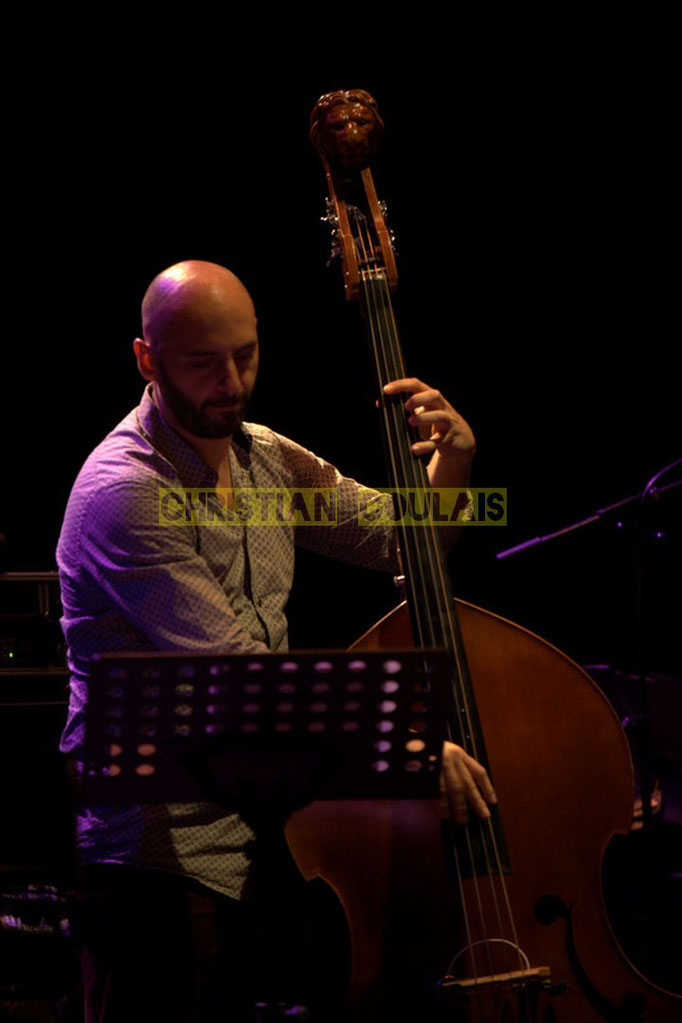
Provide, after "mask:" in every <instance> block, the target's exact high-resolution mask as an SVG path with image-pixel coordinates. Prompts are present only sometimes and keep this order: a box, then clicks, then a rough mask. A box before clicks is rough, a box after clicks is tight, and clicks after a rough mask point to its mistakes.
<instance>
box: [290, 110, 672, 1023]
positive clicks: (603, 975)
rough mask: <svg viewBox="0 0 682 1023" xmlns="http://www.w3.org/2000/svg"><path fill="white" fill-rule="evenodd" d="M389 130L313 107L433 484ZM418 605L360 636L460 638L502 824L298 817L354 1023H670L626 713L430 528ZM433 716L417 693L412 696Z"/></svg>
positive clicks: (380, 337) (434, 808) (454, 692)
mask: <svg viewBox="0 0 682 1023" xmlns="http://www.w3.org/2000/svg"><path fill="white" fill-rule="evenodd" d="M382 130H383V125H382V122H381V119H380V117H379V113H378V110H377V105H376V102H375V100H374V99H373V98H372V97H371V96H370V95H369V94H368V93H366V92H364V91H363V90H351V91H344V92H337V93H330V94H327V95H325V96H323V97H322V98H321V99H320V100H319V101H318V103H317V104H316V106H315V109H314V110H313V114H312V118H311V137H312V140H313V143H314V144H315V146H316V148H317V150H318V152H319V154H320V156H321V157H322V160H323V164H324V168H325V173H326V178H327V185H328V188H329V198H328V200H327V220H328V221H329V223H330V225H331V227H332V230H333V235H334V248H335V251H336V252H337V253H338V254H339V255H340V256H341V258H342V261H343V276H344V287H345V292H346V296H347V298H348V299H349V300H351V301H357V302H358V303H359V305H360V307H361V310H362V313H363V316H364V319H365V322H366V326H367V334H368V338H369V342H370V348H371V352H372V357H373V363H374V370H375V379H376V384H377V393H378V394H379V396H380V397H379V405H380V411H381V419H382V425H383V433H384V442H385V449H386V454H387V461H388V466H389V471H390V475H391V479H390V485H391V487H392V488H406V487H407V488H422V489H424V488H428V478H427V476H426V472H425V468H424V465H423V464H422V462H421V461H419V460H418V459H415V458H414V457H413V455H412V453H411V445H412V443H413V442H414V440H415V436H414V435H413V434H411V431H410V429H409V428H408V426H407V425H406V421H405V415H404V408H403V401H404V395H396V396H392V397H391V396H388V395H386V394H385V393H384V391H383V386H384V384H386V383H387V382H389V381H390V380H394V379H397V378H401V377H406V376H407V375H408V374H407V373H406V371H405V366H404V363H403V357H402V354H401V351H400V346H399V341H398V332H397V327H396V323H395V317H394V313H393V309H392V302H391V295H392V292H393V291H394V290H395V288H396V283H397V273H396V264H395V258H394V254H393V249H392V240H391V236H390V232H389V231H388V229H387V227H386V223H385V219H384V207H383V204H382V203H380V202H379V200H378V198H377V193H376V190H375V187H374V183H373V179H372V174H371V170H370V166H369V165H370V162H371V159H372V157H373V155H374V154H375V153H376V151H377V148H378V144H379V141H380V138H381V134H382ZM398 531H399V546H400V552H401V559H402V565H403V569H404V576H405V583H404V585H405V595H406V600H405V602H404V603H403V604H402V605H400V606H399V607H398V608H396V609H395V610H394V611H393V612H391V613H390V614H389V615H387V616H386V617H385V618H384V619H382V621H380V622H379V623H378V624H377V625H376V626H375V627H374V628H372V629H371V630H370V631H369V632H368V633H366V634H365V635H364V636H363V637H362V638H361V639H360V640H359V641H358V642H357V643H356V644H355V645H354V649H356V650H358V651H360V650H373V649H379V648H382V647H384V648H387V649H396V648H401V647H403V648H404V647H444V648H445V649H446V650H447V651H448V652H449V655H450V664H451V678H450V697H449V704H450V713H449V715H448V720H447V722H446V731H445V734H446V737H447V738H448V739H449V740H451V741H453V742H455V743H457V744H458V745H460V746H461V747H463V748H464V749H465V750H466V752H467V753H469V754H470V755H471V756H473V757H474V758H475V759H476V760H477V761H479V762H480V763H482V764H484V765H485V766H486V767H487V768H488V769H489V772H490V775H491V777H492V779H493V783H494V785H495V790H496V793H497V796H498V804H497V806H496V807H494V808H493V813H492V815H491V817H490V818H489V819H483V818H480V817H477V816H473V815H471V817H470V820H469V822H468V823H467V824H454V823H452V822H451V821H450V820H448V819H447V816H446V815H444V813H443V809H442V805H441V803H440V802H439V801H438V800H420V801H417V800H414V801H407V800H405V801H400V800H397V801H390V802H388V801H386V802H377V801H374V802H371V801H364V802H354V803H331V802H326V803H325V802H317V803H313V804H311V805H310V806H308V807H306V808H305V809H303V810H300V811H298V812H297V813H296V814H294V815H293V817H292V818H291V820H290V822H289V824H288V826H287V839H288V842H289V845H290V848H291V850H292V852H293V854H294V857H295V859H296V860H297V862H298V865H299V868H300V869H301V871H302V873H303V874H304V876H306V877H308V878H313V877H318V876H319V877H322V878H323V879H325V880H326V881H327V882H328V883H329V884H330V885H331V886H332V887H333V889H334V890H335V891H336V893H337V895H338V896H339V898H340V900H341V902H342V905H343V907H344V910H345V912H346V916H347V920H348V924H349V929H350V933H351V939H352V947H353V972H352V978H351V985H350V990H349V993H348V1005H347V1017H346V1018H347V1019H348V1020H350V1021H352V1023H389V1021H390V1023H407V1021H410V1023H428V1021H445V1020H448V1021H467V1023H600V1021H608V1023H634V1021H641V1023H673V1021H674V1020H679V1019H682V998H680V997H679V996H677V995H674V994H672V993H670V992H666V991H664V990H662V989H660V988H658V987H657V986H655V985H654V984H652V983H651V982H649V981H648V980H647V979H646V978H645V977H644V976H643V975H642V974H641V973H639V972H638V970H637V969H636V968H635V967H634V966H633V965H632V964H631V963H630V962H629V961H628V960H627V959H626V957H625V956H624V954H623V952H622V950H621V949H620V947H619V945H618V942H617V940H616V938H615V936H614V934H613V933H612V931H611V928H610V926H609V922H608V918H607V915H606V910H605V907H604V903H603V899H602V893H601V862H602V857H603V855H604V852H605V849H606V847H607V845H608V843H609V841H610V839H611V838H612V836H613V835H614V834H617V833H626V832H628V830H629V827H630V823H631V817H632V808H633V773H632V763H631V759H630V754H629V749H628V745H627V740H626V738H625V735H624V733H623V730H622V728H621V726H620V722H619V720H618V718H617V716H616V714H615V712H614V711H613V709H612V708H611V706H610V704H609V703H608V702H607V700H606V698H605V697H604V696H603V694H602V693H601V691H600V690H599V689H598V688H597V686H596V685H595V684H594V683H593V682H592V680H591V679H590V678H589V677H588V676H587V675H586V674H585V673H584V672H583V671H582V670H581V669H580V668H579V667H578V666H577V665H576V664H575V663H574V662H573V661H571V660H570V659H569V658H568V657H567V656H566V655H565V654H563V653H562V652H561V651H560V650H558V649H556V648H555V647H554V646H552V645H551V644H549V643H548V642H546V641H545V640H543V639H541V638H540V637H538V636H536V635H533V634H532V633H531V632H529V631H527V630H526V629H524V628H521V627H520V626H518V625H515V624H514V623H512V622H510V621H506V620H505V619H503V618H501V617H499V616H497V615H495V614H492V613H490V612H488V611H485V610H482V609H480V608H477V607H474V606H472V605H470V604H467V603H465V602H463V601H460V600H455V599H453V596H452V593H451V592H450V583H449V578H448V573H447V571H446V568H445V565H444V559H443V554H442V549H441V540H440V537H439V534H438V530H437V529H436V528H435V527H433V526H423V527H419V528H409V527H406V526H398ZM415 713H416V715H417V716H418V702H417V703H416V704H415Z"/></svg>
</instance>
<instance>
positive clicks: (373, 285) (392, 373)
mask: <svg viewBox="0 0 682 1023" xmlns="http://www.w3.org/2000/svg"><path fill="white" fill-rule="evenodd" d="M359 254H360V255H361V258H362V259H363V262H366V259H367V255H368V253H367V245H366V244H363V245H362V247H361V252H360V253H359ZM361 280H362V285H363V295H364V299H365V308H366V310H367V313H368V325H369V330H370V337H371V341H372V347H373V350H374V355H375V361H376V364H377V368H378V371H379V376H380V380H382V379H383V380H384V381H388V380H391V379H395V378H396V377H401V376H404V375H405V370H404V366H403V361H402V354H401V351H400V346H399V344H398V339H397V328H396V325H395V320H394V317H393V310H392V305H391V302H390V295H389V292H388V287H387V283H386V277H385V275H384V274H383V273H382V272H381V271H376V270H375V271H361ZM377 331H378V334H379V335H381V336H382V339H383V342H384V343H383V344H380V343H379V338H378V336H377ZM382 407H383V410H384V418H385V426H386V431H385V434H386V439H387V447H388V450H389V457H390V461H391V465H392V469H393V471H394V475H395V474H396V471H397V468H398V464H399V465H400V470H401V476H400V477H398V476H396V479H397V478H402V479H404V480H410V481H411V483H412V484H413V485H414V486H416V487H419V486H421V487H423V486H424V485H425V483H427V482H428V481H427V480H426V479H425V470H424V467H423V466H422V465H421V464H419V463H416V462H415V460H414V459H413V458H412V457H411V452H410V451H409V450H408V449H407V445H406V444H405V437H406V433H405V424H404V422H402V421H401V418H402V417H401V414H402V407H401V406H399V405H398V404H397V403H395V404H391V405H389V404H387V403H386V402H382ZM401 439H402V440H403V443H401ZM417 536H418V537H419V540H420V541H422V542H421V547H422V550H421V551H417V554H418V556H417V557H416V559H413V558H412V557H411V556H410V554H411V550H410V548H411V545H410V544H403V549H404V552H405V555H406V560H407V561H408V569H407V573H406V574H407V581H408V584H409V585H410V586H411V589H412V590H413V591H414V588H415V586H416V585H417V583H418V584H419V585H420V588H421V591H422V594H423V597H424V598H425V603H426V604H428V602H429V596H430V593H431V587H429V586H428V585H427V584H426V579H425V575H424V563H425V562H427V563H428V564H429V567H430V569H431V577H432V578H437V579H438V580H439V582H440V584H441V591H442V593H443V596H444V598H445V599H444V600H443V601H442V605H443V607H446V608H447V618H448V624H449V625H450V629H451V633H450V635H452V636H453V640H452V641H451V642H450V643H448V642H447V639H446V636H445V635H441V636H439V637H438V638H437V637H436V635H435V629H434V617H437V618H438V619H440V621H439V624H440V629H441V632H442V633H445V625H444V623H443V621H442V611H441V610H440V609H439V613H438V616H435V615H434V607H433V606H431V609H430V610H431V613H430V614H429V615H428V616H427V620H426V621H424V620H423V616H419V615H418V614H417V623H416V624H417V629H418V632H419V640H420V642H421V643H422V644H423V645H433V646H440V645H446V646H448V647H450V648H451V649H452V652H453V654H454V655H455V660H456V667H457V669H458V678H459V677H460V675H459V673H460V672H462V671H463V666H462V658H461V657H460V656H459V651H458V649H457V644H456V643H455V642H454V635H455V633H454V629H455V623H454V621H453V619H452V615H451V613H450V606H449V600H448V599H447V598H448V593H447V589H448V588H447V586H446V585H445V579H444V577H443V574H442V559H441V558H439V557H438V555H437V551H436V549H435V548H436V544H437V543H438V540H437V537H436V536H435V531H434V527H433V526H429V527H427V528H426V530H425V531H423V534H422V533H420V532H419V531H417ZM413 539H414V537H413ZM429 541H430V542H429ZM415 546H419V541H418V542H417V544H416V545H415ZM415 569H416V571H415ZM413 606H414V607H415V608H417V609H418V608H419V607H420V606H424V603H423V602H421V603H420V601H413ZM454 683H455V680H454V679H453V685H454ZM467 702H468V701H467V694H466V689H465V687H464V686H462V688H461V692H457V689H455V708H456V713H457V715H458V717H459V721H460V732H461V735H462V738H463V740H464V742H465V745H467V746H468V747H469V749H468V751H470V752H471V753H472V755H473V756H476V755H477V744H476V741H475V735H471V736H470V734H469V729H468V727H466V726H465V722H464V720H463V715H466V716H467V719H469V711H468V706H467ZM448 733H449V737H450V738H452V734H451V730H450V728H449V727H448ZM476 823H478V827H479V834H480V836H481V847H482V849H483V851H484V856H485V860H486V868H487V873H488V876H489V877H490V879H491V895H492V899H493V903H494V907H495V916H496V917H497V923H498V927H499V933H501V934H503V933H504V930H505V927H504V925H503V923H502V912H501V908H500V902H499V899H498V896H497V892H496V884H495V881H496V879H497V880H498V881H499V883H500V884H501V886H502V891H503V901H504V903H505V907H506V910H507V915H508V917H509V922H510V925H511V930H512V935H513V940H512V942H507V941H505V944H512V945H513V947H514V948H515V949H516V951H517V954H518V957H519V968H523V965H524V957H523V953H522V951H521V950H520V949H519V945H518V940H517V935H516V927H515V925H514V920H513V914H512V911H511V905H510V901H509V896H508V892H507V887H506V882H505V880H504V875H503V872H502V869H501V860H500V855H499V849H498V847H497V840H496V836H495V833H494V829H493V827H492V822H491V821H490V820H487V821H478V822H476ZM486 829H487V830H486ZM465 835H466V841H467V845H468V851H469V856H470V859H471V862H472V863H473V861H474V857H473V851H472V846H471V836H470V834H469V825H467V826H465ZM490 846H491V847H492V851H493V856H492V859H493V860H494V861H495V862H496V869H493V868H492V863H491V855H490V848H489V847H490ZM452 854H453V861H454V863H455V867H456V873H457V879H458V886H459V889H460V896H461V899H462V907H463V915H464V920H465V929H466V933H467V940H468V945H469V949H470V950H471V960H472V972H473V974H474V977H477V975H478V971H477V968H476V958H475V955H474V953H473V947H474V946H473V942H472V935H471V928H470V924H469V913H468V909H467V904H466V903H467V899H466V897H465V894H464V887H463V883H462V870H461V864H460V862H459V855H458V851H457V848H456V843H455V841H454V835H453V836H452ZM473 883H474V891H475V896H476V903H477V907H478V916H479V920H480V922H481V927H482V932H483V933H484V934H487V933H488V926H487V924H486V919H485V916H486V915H485V911H484V909H483V905H482V900H481V894H480V888H479V882H478V877H477V875H476V873H475V871H474V874H473ZM490 940H492V939H488V941H485V942H482V944H483V945H484V947H485V950H486V957H487V959H488V966H489V973H491V974H492V973H493V972H494V970H493V966H492V962H491V960H490V948H489V941H490ZM496 940H503V939H496ZM476 944H479V943H478V942H477V943H476Z"/></svg>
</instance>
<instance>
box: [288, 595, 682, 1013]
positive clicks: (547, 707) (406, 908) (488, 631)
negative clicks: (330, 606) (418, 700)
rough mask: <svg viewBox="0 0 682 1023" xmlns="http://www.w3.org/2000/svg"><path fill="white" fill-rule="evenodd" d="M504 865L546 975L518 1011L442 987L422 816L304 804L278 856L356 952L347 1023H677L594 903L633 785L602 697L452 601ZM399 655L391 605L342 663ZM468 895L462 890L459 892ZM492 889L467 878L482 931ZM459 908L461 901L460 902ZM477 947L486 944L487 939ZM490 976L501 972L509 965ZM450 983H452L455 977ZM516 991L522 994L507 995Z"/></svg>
mask: <svg viewBox="0 0 682 1023" xmlns="http://www.w3.org/2000/svg"><path fill="white" fill-rule="evenodd" d="M457 605H458V612H459V617H460V622H461V627H462V632H463V636H464V640H465V643H466V648H467V655H468V659H469V666H470V670H471V675H472V679H473V682H474V686H475V689H476V697H477V702H478V709H479V714H480V718H481V722H482V725H483V729H484V732H485V736H486V742H487V747H488V753H489V759H490V766H491V773H492V777H493V781H494V784H495V789H496V792H497V794H498V797H499V805H500V808H501V809H500V813H501V817H502V824H503V828H504V836H505V841H506V847H507V853H508V859H509V863H508V868H507V871H506V873H505V881H506V887H507V890H508V893H509V898H510V900H511V902H512V905H513V910H514V919H515V924H516V932H517V938H518V944H519V946H520V947H521V948H522V950H523V953H524V955H525V956H526V957H527V958H528V961H529V964H530V967H531V968H532V969H534V970H541V969H542V968H548V975H547V976H546V977H545V976H544V974H540V975H539V977H538V979H537V980H536V981H533V982H532V983H531V984H529V986H528V990H527V992H526V993H525V994H524V996H523V998H522V999H521V1000H520V1001H519V999H518V998H516V997H515V996H514V992H513V990H512V989H513V988H514V986H515V985H514V982H513V981H512V982H510V983H509V984H508V985H506V984H505V983H504V980H501V981H500V982H499V984H498V985H497V986H488V987H486V986H485V985H482V986H481V990H480V991H478V992H477V991H476V990H475V989H473V988H472V987H471V986H469V987H458V986H457V985H456V984H454V983H453V984H452V985H451V986H448V985H447V984H445V985H442V984H439V982H440V981H442V979H443V978H444V977H445V976H446V975H447V974H448V970H449V967H450V964H451V961H452V960H453V959H454V957H455V956H456V955H457V953H458V952H459V951H460V950H461V949H462V948H463V947H464V946H465V945H466V944H467V942H481V941H484V940H485V938H486V935H485V934H483V933H482V931H481V930H480V929H479V927H478V923H477V918H476V917H474V919H473V920H472V925H473V933H471V934H469V935H467V934H466V933H465V930H464V927H463V924H462V906H461V901H460V895H459V892H458V891H457V887H456V885H454V884H453V880H452V878H451V877H450V876H449V875H448V870H447V866H446V857H445V855H444V852H443V844H442V841H441V826H442V815H441V811H440V807H439V805H437V804H435V803H432V802H423V803H421V802H420V803H418V802H416V801H415V802H397V803H389V802H385V803H376V802H367V803H348V804H344V803H315V804H312V805H311V806H310V807H308V808H306V809H305V810H302V811H300V812H299V813H298V814H296V815H295V816H294V817H293V818H292V820H291V822H290V825H289V828H288V835H287V837H288V839H289V844H290V846H291V848H292V851H293V852H294V855H295V857H296V858H297V860H298V863H299V866H300V868H301V870H302V872H303V873H304V874H305V875H306V876H307V877H313V876H318V875H319V876H322V877H324V878H325V879H326V880H327V881H328V882H329V883H330V884H331V885H332V887H333V888H334V889H335V891H336V892H337V894H338V895H339V897H340V899H341V901H342V903H343V906H344V909H345V910H346V914H347V917H348V921H349V925H350V930H351V936H352V941H353V977H352V983H351V991H350V996H349V1004H350V1007H351V1008H350V1013H349V1018H350V1019H351V1020H352V1021H353V1023H389V1021H390V1023H398V1021H408V1020H409V1021H415V1023H416V1021H420V1023H421V1021H422V1020H423V1021H427V1020H430V1019H433V1020H451V1021H454V1020H460V1019H461V1020H471V1021H476V1023H502V1021H503V1020H504V1021H508V1023H513V1021H515V1020H518V1021H519V1023H521V1021H528V1023H531V1021H533V1023H535V1021H537V1023H550V1021H556V1023H600V1021H604V1020H606V1021H613V1023H616V1021H622V1023H626V1021H635V1020H641V1021H646V1023H673V1021H677V1020H679V1019H680V1016H681V1013H682V999H680V998H678V997H676V996H674V995H672V994H670V993H668V992H665V991H661V990H660V989H659V988H657V987H656V986H654V985H652V984H651V983H650V982H648V981H647V980H646V979H645V978H644V977H642V976H641V975H640V974H639V973H638V972H637V970H636V969H635V968H634V967H633V966H632V965H631V964H630V963H629V962H628V961H627V960H626V959H625V957H624V955H623V953H622V952H621V950H620V948H619V946H618V943H617V941H616V939H615V937H614V935H613V933H612V931H611V928H610V926H609V923H608V918H607V915H606V911H605V908H604V903H603V899H602V893H601V861H602V857H603V853H604V850H605V849H606V846H607V845H608V842H609V841H610V839H611V837H612V836H613V835H614V834H615V833H625V832H627V831H628V829H629V826H630V821H631V816H632V805H633V779H632V765H631V760H630V754H629V749H628V745H627V740H626V738H625V735H624V733H623V730H622V728H621V726H620V723H619V721H618V718H617V716H616V714H615V712H614V711H613V709H612V707H611V706H610V704H609V703H608V702H607V700H606V699H605V697H604V696H603V694H602V693H601V691H600V690H599V689H598V687H597V686H596V685H595V684H594V683H593V682H592V680H591V679H590V678H589V677H588V676H587V675H586V674H585V673H584V672H583V671H582V670H581V669H580V668H579V667H578V666H577V665H576V664H575V663H574V662H573V661H571V660H570V659H569V658H568V657H566V656H565V655H564V654H563V653H561V651H559V650H557V649H556V648H555V647H553V646H551V645H550V644H549V643H547V642H545V641H544V640H542V639H540V638H539V637H538V636H535V635H533V634H532V633H530V632H528V631H527V630H525V629H523V628H521V627H520V626H518V625H515V624H513V623H512V622H509V621H506V620H504V619H502V618H500V617H498V616H496V615H494V614H491V613H490V612H487V611H484V610H481V609H480V608H477V607H474V606H472V605H470V604H466V603H463V602H461V601H457ZM407 645H409V618H408V614H407V610H406V608H405V607H404V605H402V606H401V607H399V608H397V609H396V610H395V611H394V612H392V613H391V614H390V615H388V616H387V617H386V618H385V619H383V620H382V621H381V622H379V624H378V625H377V626H375V627H374V628H373V629H372V630H370V632H368V633H367V634H366V635H365V636H364V637H363V638H362V639H361V640H360V641H359V642H358V643H357V644H356V645H355V647H354V649H358V650H361V649H367V650H370V649H379V648H382V647H383V648H385V649H397V648H400V647H401V646H402V647H404V646H407ZM464 884H465V886H469V889H471V888H472V886H473V881H472V879H469V880H466V881H465V882H464ZM494 884H495V881H494V879H491V878H486V877H479V878H478V880H477V887H478V889H479V893H480V896H481V898H482V899H483V902H484V906H483V911H484V912H483V915H484V916H485V917H486V919H488V920H490V921H494V919H495V915H496V910H495V906H494V896H493V887H494ZM466 897H467V898H468V899H469V901H471V899H472V893H471V890H469V892H467V893H466ZM488 936H489V935H488ZM491 947H492V949H493V952H492V962H493V967H494V969H496V970H497V972H498V973H503V972H504V971H505V970H507V969H509V967H510V960H509V957H508V955H507V954H506V950H504V949H502V950H501V951H502V954H501V955H499V956H498V955H497V954H496V950H495V946H494V944H493V945H492V946H491ZM456 966H457V964H455V969H453V973H454V974H455V975H456V976H460V979H461V974H459V973H458V970H457V969H456ZM516 986H518V985H516Z"/></svg>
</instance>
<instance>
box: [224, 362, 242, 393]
mask: <svg viewBox="0 0 682 1023" xmlns="http://www.w3.org/2000/svg"><path fill="white" fill-rule="evenodd" d="M220 384H221V387H222V388H223V389H224V390H225V392H226V393H227V394H239V393H240V392H241V389H242V382H241V378H240V376H239V371H238V369H237V363H236V362H235V361H234V359H233V358H232V356H229V358H227V359H225V361H224V362H223V364H222V366H221V374H220Z"/></svg>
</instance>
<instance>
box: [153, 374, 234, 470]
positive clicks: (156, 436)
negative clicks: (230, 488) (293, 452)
mask: <svg viewBox="0 0 682 1023" xmlns="http://www.w3.org/2000/svg"><path fill="white" fill-rule="evenodd" d="M136 411H137V422H138V425H139V427H140V430H141V431H142V433H143V434H144V435H145V436H146V437H147V438H148V439H149V441H150V442H151V444H152V446H153V447H154V448H155V449H156V450H157V451H160V452H161V454H162V455H164V456H165V457H166V458H167V459H168V460H169V461H170V462H172V464H173V465H174V466H175V468H176V469H177V471H178V475H179V476H180V479H181V480H182V482H183V485H184V486H186V487H202V486H215V484H216V481H217V479H218V474H217V473H216V471H215V470H214V469H212V468H211V466H210V465H207V464H206V462H204V460H203V458H200V457H199V455H198V454H197V453H196V451H195V450H194V448H192V447H191V446H190V445H189V444H188V443H187V441H186V440H185V438H184V437H181V436H180V434H179V433H177V432H176V431H175V430H174V429H173V427H172V426H170V425H169V424H168V423H167V422H166V420H165V419H164V418H163V416H162V415H161V413H160V411H159V409H158V408H157V406H156V405H155V404H154V399H153V398H152V385H151V384H148V385H147V386H146V387H145V389H144V393H143V395H142V401H141V402H140V404H139V406H138V408H137V410H136ZM232 443H233V445H235V444H236V445H238V446H239V447H240V448H242V449H243V453H244V455H245V456H247V457H248V453H249V452H250V450H251V445H252V443H253V437H252V435H251V431H250V430H249V427H248V424H247V423H242V425H241V427H240V428H239V429H238V430H237V431H236V432H235V434H234V436H233V438H232ZM240 461H241V459H240Z"/></svg>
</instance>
